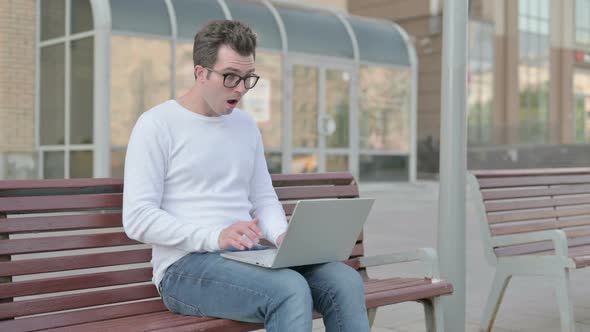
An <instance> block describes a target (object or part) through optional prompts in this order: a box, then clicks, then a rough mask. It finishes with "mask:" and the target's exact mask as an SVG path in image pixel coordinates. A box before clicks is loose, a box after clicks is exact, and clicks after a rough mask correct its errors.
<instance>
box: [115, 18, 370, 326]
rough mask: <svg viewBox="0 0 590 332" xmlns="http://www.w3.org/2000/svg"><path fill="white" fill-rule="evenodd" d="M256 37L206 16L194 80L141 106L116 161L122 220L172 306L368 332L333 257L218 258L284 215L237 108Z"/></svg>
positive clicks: (266, 234) (251, 242) (360, 296)
mask: <svg viewBox="0 0 590 332" xmlns="http://www.w3.org/2000/svg"><path fill="white" fill-rule="evenodd" d="M255 48H256V36H255V34H254V33H253V32H252V30H251V29H250V28H249V27H248V26H246V25H245V24H243V23H240V22H237V21H213V22H211V23H209V24H208V25H206V26H205V27H204V28H203V29H202V30H201V31H200V32H198V33H197V35H196V36H195V43H194V50H193V60H194V75H195V84H194V86H193V87H192V88H191V90H190V91H189V92H188V93H186V94H185V95H183V96H182V97H180V98H178V99H177V100H169V101H167V102H165V103H163V104H160V105H158V106H156V107H154V108H152V109H150V110H149V111H147V112H145V113H143V114H142V115H141V116H140V118H139V119H138V121H137V123H136V125H135V128H134V129H133V132H132V134H131V138H130V141H129V146H128V148H127V157H126V160H125V190H124V197H123V225H124V227H125V232H126V233H127V234H128V235H129V237H131V238H133V239H136V240H139V241H141V242H144V243H148V244H151V245H152V248H153V249H152V256H153V257H152V264H153V267H154V277H153V282H154V284H155V285H156V286H157V287H158V290H159V292H160V294H161V295H162V298H163V301H164V303H165V305H166V307H167V308H168V309H169V310H170V311H173V312H176V313H181V314H186V315H197V316H213V317H221V318H227V319H233V320H239V321H247V322H264V325H265V327H266V329H267V330H268V331H280V332H282V331H311V327H312V323H311V321H312V310H313V309H315V310H317V311H318V312H320V313H322V315H323V316H324V323H325V326H326V329H327V331H354V332H359V331H368V330H369V326H368V320H367V313H366V308H365V301H364V288H363V282H362V280H361V278H360V276H359V274H358V273H357V272H356V271H354V270H353V269H351V268H350V267H348V266H347V265H345V264H342V263H328V264H318V265H310V266H303V267H295V268H290V269H278V270H271V269H265V268H261V267H257V266H254V265H249V264H243V263H240V262H236V261H232V260H226V259H224V258H222V257H220V255H219V252H221V251H224V250H251V249H256V248H257V247H259V246H258V245H257V244H258V243H259V240H260V239H261V238H266V239H268V240H269V241H271V242H272V243H274V244H276V245H277V246H280V245H281V241H282V239H283V236H284V232H285V230H286V228H287V222H286V219H285V214H284V211H283V208H282V205H281V204H280V202H279V201H278V199H277V196H276V193H275V191H274V189H273V187H272V183H271V179H270V175H269V173H268V169H267V166H266V162H265V159H264V151H263V145H262V139H261V136H260V132H259V131H258V129H257V127H256V123H255V122H254V121H253V119H252V118H251V117H250V116H249V115H248V114H247V113H245V112H243V111H241V110H239V109H236V108H235V107H236V105H237V104H238V102H239V101H240V99H241V98H242V97H243V96H244V94H245V93H246V92H247V91H248V89H251V88H253V87H254V86H255V85H256V82H257V81H258V76H257V75H256V74H255V64H254V57H255Z"/></svg>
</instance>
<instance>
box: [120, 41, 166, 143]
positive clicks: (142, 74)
mask: <svg viewBox="0 0 590 332" xmlns="http://www.w3.org/2000/svg"><path fill="white" fill-rule="evenodd" d="M111 50H112V51H111V52H112V56H111V144H112V145H114V146H126V145H127V142H128V140H129V135H130V134H131V130H132V129H133V126H134V125H135V122H136V121H137V118H138V117H139V116H140V115H141V113H143V112H145V111H147V110H149V109H150V108H152V107H154V106H156V105H157V104H160V103H162V102H164V101H165V100H167V99H169V98H170V43H169V42H168V41H163V40H154V39H145V38H138V37H129V36H117V35H115V36H113V37H112V46H111Z"/></svg>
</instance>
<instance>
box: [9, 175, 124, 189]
mask: <svg viewBox="0 0 590 332" xmlns="http://www.w3.org/2000/svg"><path fill="white" fill-rule="evenodd" d="M97 187H113V188H121V190H122V188H123V179H122V178H94V179H44V180H3V181H0V190H2V191H7V190H23V189H25V190H28V189H31V188H35V189H70V188H97Z"/></svg>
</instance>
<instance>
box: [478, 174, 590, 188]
mask: <svg viewBox="0 0 590 332" xmlns="http://www.w3.org/2000/svg"><path fill="white" fill-rule="evenodd" d="M477 180H478V182H479V187H480V188H481V189H490V188H504V187H525V186H548V185H562V184H588V183H590V175H589V174H581V175H569V174H567V175H547V176H543V175H542V176H513V177H502V178H478V179H477Z"/></svg>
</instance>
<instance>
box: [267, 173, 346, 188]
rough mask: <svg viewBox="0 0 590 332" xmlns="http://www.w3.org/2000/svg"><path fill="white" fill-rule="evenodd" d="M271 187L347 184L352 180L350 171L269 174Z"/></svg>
mask: <svg viewBox="0 0 590 332" xmlns="http://www.w3.org/2000/svg"><path fill="white" fill-rule="evenodd" d="M271 179H272V185H273V187H275V188H276V187H287V186H312V185H327V184H332V185H349V184H352V183H353V182H354V178H353V176H352V174H351V173H350V172H332V173H307V174H271Z"/></svg>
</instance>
